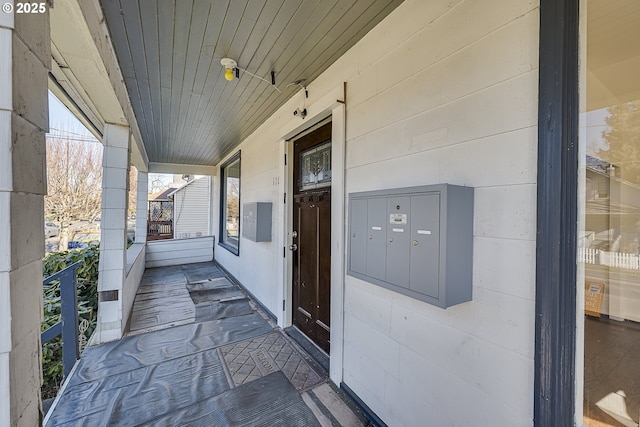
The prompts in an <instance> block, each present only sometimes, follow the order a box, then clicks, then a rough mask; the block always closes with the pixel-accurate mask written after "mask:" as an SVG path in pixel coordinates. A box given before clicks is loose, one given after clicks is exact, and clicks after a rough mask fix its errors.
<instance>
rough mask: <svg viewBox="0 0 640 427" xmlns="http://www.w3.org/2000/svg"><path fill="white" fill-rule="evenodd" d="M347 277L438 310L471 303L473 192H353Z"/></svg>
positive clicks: (442, 188) (445, 187) (446, 188)
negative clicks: (391, 291)
mask: <svg viewBox="0 0 640 427" xmlns="http://www.w3.org/2000/svg"><path fill="white" fill-rule="evenodd" d="M348 256H349V261H348V270H347V274H349V275H350V276H353V277H357V278H359V279H362V280H365V281H367V282H370V283H373V284H375V285H379V286H382V287H385V288H387V289H391V290H393V291H396V292H400V293H402V294H405V295H408V296H410V297H413V298H416V299H419V300H421V301H425V302H428V303H430V304H433V305H436V306H438V307H442V308H447V307H450V306H452V305H456V304H460V303H463V302H466V301H471V280H472V257H473V188H471V187H460V186H456V185H450V184H438V185H427V186H421V187H409V188H400V189H392V190H380V191H367V192H363V193H351V194H349V254H348Z"/></svg>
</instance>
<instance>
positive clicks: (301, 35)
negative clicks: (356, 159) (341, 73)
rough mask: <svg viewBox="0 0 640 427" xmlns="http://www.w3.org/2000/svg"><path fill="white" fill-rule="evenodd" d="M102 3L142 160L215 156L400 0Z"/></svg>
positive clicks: (192, 160) (210, 161)
mask: <svg viewBox="0 0 640 427" xmlns="http://www.w3.org/2000/svg"><path fill="white" fill-rule="evenodd" d="M100 2H101V5H102V8H103V12H104V15H105V18H106V21H107V25H108V27H109V32H110V35H111V38H112V40H113V43H114V47H115V51H116V55H117V57H118V61H119V62H120V66H121V69H122V74H123V76H124V79H125V83H126V86H127V90H128V92H129V97H130V99H131V103H132V105H133V109H134V112H135V114H136V118H137V121H138V125H139V127H140V131H141V134H142V138H143V142H144V145H145V148H146V150H147V154H148V156H149V160H150V161H151V162H156V163H181V164H192V165H215V164H217V163H218V162H219V161H220V160H221V159H222V158H223V156H225V155H226V154H228V153H229V152H231V151H232V150H233V149H234V147H235V146H236V145H237V144H239V143H240V142H241V141H242V140H243V139H244V138H246V137H247V136H249V135H250V134H251V133H252V132H253V131H255V130H256V128H257V127H258V126H259V125H260V124H262V123H263V122H264V121H265V120H266V119H267V118H268V117H269V116H270V115H272V114H273V113H274V112H275V111H276V110H277V109H278V108H279V107H280V106H282V105H283V104H284V103H285V102H286V101H287V100H288V99H289V98H291V97H292V96H293V95H294V94H296V93H297V92H298V91H299V90H300V87H299V86H297V85H289V84H290V83H292V82H294V81H296V80H300V79H306V83H305V84H309V83H310V82H311V81H313V79H315V78H316V77H317V76H318V75H320V74H321V73H322V72H323V71H324V70H326V69H327V68H328V67H329V66H330V65H331V64H332V63H333V62H334V61H335V60H336V59H338V58H339V57H340V56H341V55H342V54H344V53H345V52H346V51H347V50H348V49H349V48H350V47H352V46H353V45H354V44H355V43H356V42H357V41H358V40H359V39H360V38H362V36H364V35H365V34H366V33H367V32H368V31H369V30H371V28H373V27H374V26H375V25H376V24H377V23H379V22H380V21H381V20H382V19H384V17H386V16H387V15H388V14H389V13H390V12H391V11H392V10H393V9H395V8H396V7H397V6H398V5H399V4H400V3H402V0H180V1H177V0H158V1H155V0H139V1H133V0H101V1H100ZM223 57H229V58H232V59H235V60H236V61H237V62H238V66H239V67H240V68H243V69H246V70H247V71H249V72H251V73H253V74H256V75H258V76H261V77H263V78H265V79H267V80H270V76H271V71H272V70H273V71H275V72H276V86H277V87H278V88H279V89H281V90H282V93H279V92H278V91H276V90H275V89H274V88H273V87H271V85H269V84H268V83H265V82H263V81H261V80H260V79H257V78H254V77H251V76H250V75H248V74H247V73H243V72H242V71H241V72H240V78H239V79H234V80H233V81H231V82H227V81H226V80H225V78H224V68H223V67H222V66H221V65H220V59H221V58H223ZM288 85H289V86H288ZM287 86H288V87H287Z"/></svg>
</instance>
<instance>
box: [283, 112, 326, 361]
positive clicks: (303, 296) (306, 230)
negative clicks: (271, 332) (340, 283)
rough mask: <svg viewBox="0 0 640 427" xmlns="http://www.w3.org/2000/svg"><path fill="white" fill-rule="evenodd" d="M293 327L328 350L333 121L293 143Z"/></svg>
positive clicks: (324, 349) (321, 347)
mask: <svg viewBox="0 0 640 427" xmlns="http://www.w3.org/2000/svg"><path fill="white" fill-rule="evenodd" d="M293 158H294V160H293V177H294V179H293V232H292V236H293V245H292V246H291V248H292V251H293V253H292V257H293V259H292V261H293V275H292V281H293V283H292V296H293V298H292V301H293V318H292V322H293V325H294V326H295V327H296V328H298V329H299V330H300V331H301V332H302V333H303V334H304V335H305V336H306V337H307V338H309V339H310V340H311V341H312V342H313V343H315V344H316V345H317V346H318V347H319V348H320V349H322V350H323V351H324V352H326V353H327V354H329V349H330V338H331V323H330V312H331V175H332V170H331V122H329V123H326V124H323V125H321V126H320V127H318V128H317V129H314V130H312V131H311V132H308V133H305V134H304V135H303V136H301V137H299V138H297V139H295V140H294V142H293Z"/></svg>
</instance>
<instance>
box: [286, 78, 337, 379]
mask: <svg viewBox="0 0 640 427" xmlns="http://www.w3.org/2000/svg"><path fill="white" fill-rule="evenodd" d="M313 92H314V91H313V88H310V89H309V95H310V98H311V99H313V98H312V95H313ZM295 100H298V101H300V100H299V99H297V97H294V99H293V102H292V101H290V104H291V105H292V107H291V111H294V110H295V109H296V106H297V105H296V104H295ZM345 100H346V83H341V84H340V85H339V86H337V87H335V88H334V89H333V90H330V91H327V92H324V93H323V94H322V96H321V97H320V98H319V99H317V100H315V101H312V102H309V101H308V100H307V107H306V108H307V117H306V118H305V119H300V118H299V117H294V116H293V114H292V115H291V119H289V120H288V122H287V124H286V126H285V127H284V128H283V129H282V131H281V135H282V136H281V139H280V154H281V156H280V162H281V163H280V165H281V169H280V170H281V176H282V177H283V179H282V180H281V181H280V187H279V189H280V191H281V194H282V198H281V200H280V203H279V204H278V205H279V208H278V215H279V216H278V218H279V221H280V223H279V225H280V227H279V228H280V230H281V231H282V232H281V233H280V236H279V242H280V243H281V246H282V249H283V262H282V264H281V265H279V268H278V276H279V281H280V283H281V287H280V289H279V291H278V301H282V311H280V312H279V314H278V326H280V327H282V328H285V327H288V326H291V325H292V317H293V310H292V307H293V289H292V277H293V257H292V256H291V251H290V250H289V245H291V243H292V240H291V231H292V230H293V228H292V227H293V203H292V197H293V182H294V180H293V161H292V160H291V159H292V158H293V157H292V156H293V140H292V139H293V138H294V137H295V136H297V135H299V134H300V133H301V132H304V131H305V130H307V129H309V128H311V127H313V126H315V125H316V124H318V123H320V122H321V121H323V120H325V119H327V118H330V120H331V122H332V125H331V163H332V164H331V169H332V173H331V254H332V256H331V348H330V353H329V359H330V362H329V363H330V364H329V378H330V379H331V381H333V382H334V383H335V384H340V383H341V382H342V379H343V359H344V351H343V348H344V292H345V291H344V285H345V259H346V250H345V223H346V218H345V205H346V202H345V201H346V192H345V166H346V164H345V147H346V106H345ZM300 103H301V102H300ZM285 108H286V107H285ZM285 155H286V159H287V160H286V163H285ZM284 194H286V196H284ZM285 197H286V202H285Z"/></svg>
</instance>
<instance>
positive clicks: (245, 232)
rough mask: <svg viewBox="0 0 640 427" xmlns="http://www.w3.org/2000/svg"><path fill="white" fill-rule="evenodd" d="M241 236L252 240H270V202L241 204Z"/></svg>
mask: <svg viewBox="0 0 640 427" xmlns="http://www.w3.org/2000/svg"><path fill="white" fill-rule="evenodd" d="M242 237H245V238H247V239H249V240H253V241H254V242H270V241H271V202H252V203H244V204H243V205H242Z"/></svg>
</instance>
